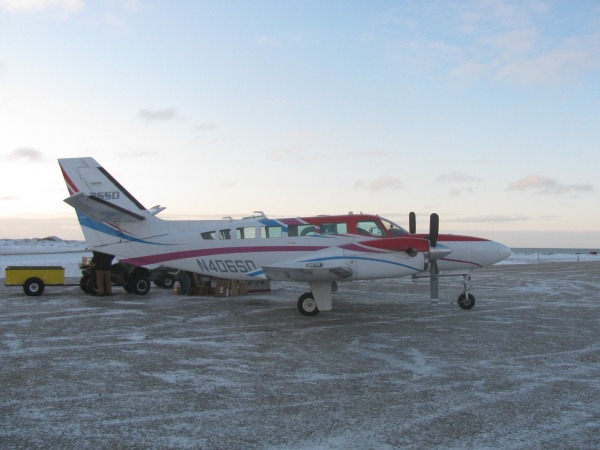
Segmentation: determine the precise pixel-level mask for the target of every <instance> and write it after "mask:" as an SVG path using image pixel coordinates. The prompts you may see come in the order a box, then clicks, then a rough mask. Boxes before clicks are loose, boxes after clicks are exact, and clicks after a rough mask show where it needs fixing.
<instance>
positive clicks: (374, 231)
mask: <svg viewBox="0 0 600 450" xmlns="http://www.w3.org/2000/svg"><path fill="white" fill-rule="evenodd" d="M356 232H357V233H358V234H362V235H364V236H385V235H386V234H385V231H383V230H382V229H381V228H380V227H379V224H378V223H377V222H375V221H374V220H364V221H361V222H357V223H356Z"/></svg>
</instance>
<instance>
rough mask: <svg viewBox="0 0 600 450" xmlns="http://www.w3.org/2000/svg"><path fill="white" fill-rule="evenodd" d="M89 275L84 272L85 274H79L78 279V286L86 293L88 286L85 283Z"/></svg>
mask: <svg viewBox="0 0 600 450" xmlns="http://www.w3.org/2000/svg"><path fill="white" fill-rule="evenodd" d="M90 277H91V275H89V274H85V275H82V276H81V278H80V279H79V287H80V288H81V290H82V291H83V292H85V293H86V294H88V286H87V283H88V280H89V279H90Z"/></svg>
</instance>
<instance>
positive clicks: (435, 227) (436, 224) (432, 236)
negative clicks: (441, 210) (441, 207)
mask: <svg viewBox="0 0 600 450" xmlns="http://www.w3.org/2000/svg"><path fill="white" fill-rule="evenodd" d="M439 233H440V216H438V215H437V214H436V213H433V214H432V215H431V216H429V241H430V242H431V246H432V247H435V246H436V245H437V240H438V234H439Z"/></svg>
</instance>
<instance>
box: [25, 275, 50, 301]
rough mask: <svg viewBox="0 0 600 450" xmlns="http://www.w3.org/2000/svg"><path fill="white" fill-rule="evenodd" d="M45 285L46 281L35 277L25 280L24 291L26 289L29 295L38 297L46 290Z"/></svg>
mask: <svg viewBox="0 0 600 450" xmlns="http://www.w3.org/2000/svg"><path fill="white" fill-rule="evenodd" d="M45 287H46V286H45V285H44V282H43V281H42V280H40V279H39V278H35V277H33V278H29V279H27V280H26V281H25V284H23V291H25V293H26V294H27V295H31V296H33V297H37V296H39V295H42V292H44V288H45Z"/></svg>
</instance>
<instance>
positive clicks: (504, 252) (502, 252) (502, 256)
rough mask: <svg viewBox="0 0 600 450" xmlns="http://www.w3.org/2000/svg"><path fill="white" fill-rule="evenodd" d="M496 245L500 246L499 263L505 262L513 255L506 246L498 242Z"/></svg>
mask: <svg viewBox="0 0 600 450" xmlns="http://www.w3.org/2000/svg"><path fill="white" fill-rule="evenodd" d="M496 245H497V246H498V262H500V261H504V260H505V259H506V258H508V257H509V256H510V255H512V250H511V249H510V248H508V247H507V246H506V245H504V244H500V243H498V242H496Z"/></svg>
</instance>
